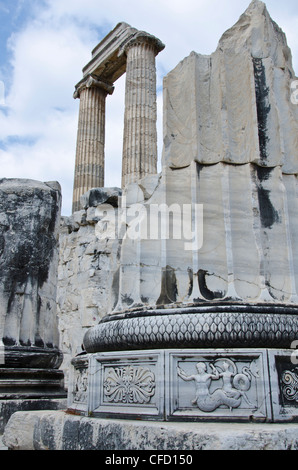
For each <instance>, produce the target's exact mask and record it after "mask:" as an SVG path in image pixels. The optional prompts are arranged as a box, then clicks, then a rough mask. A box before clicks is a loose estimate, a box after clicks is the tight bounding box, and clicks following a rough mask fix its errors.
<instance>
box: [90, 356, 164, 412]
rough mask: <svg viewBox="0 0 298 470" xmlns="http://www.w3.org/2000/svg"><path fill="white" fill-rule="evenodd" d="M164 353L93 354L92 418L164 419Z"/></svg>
mask: <svg viewBox="0 0 298 470" xmlns="http://www.w3.org/2000/svg"><path fill="white" fill-rule="evenodd" d="M163 377H164V355H163V352H161V351H158V352H156V351H145V352H144V351H142V352H137V353H132V352H130V353H129V352H128V353H121V355H119V353H118V354H117V353H98V354H93V355H92V359H91V363H90V404H89V410H88V412H89V415H90V414H91V415H92V416H117V414H118V415H119V416H120V415H121V416H122V418H123V417H124V416H125V417H128V418H129V417H135V416H136V415H139V416H140V417H149V418H150V416H152V418H154V419H159V418H163V411H164V410H163V408H164V405H163V403H164V381H163Z"/></svg>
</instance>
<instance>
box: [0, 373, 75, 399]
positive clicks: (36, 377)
mask: <svg viewBox="0 0 298 470" xmlns="http://www.w3.org/2000/svg"><path fill="white" fill-rule="evenodd" d="M65 397H66V391H65V389H64V373H63V371H62V370H55V369H50V370H48V369H8V368H2V369H0V400H9V399H29V398H39V399H43V398H65Z"/></svg>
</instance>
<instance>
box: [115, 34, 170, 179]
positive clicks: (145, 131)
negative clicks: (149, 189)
mask: <svg viewBox="0 0 298 470" xmlns="http://www.w3.org/2000/svg"><path fill="white" fill-rule="evenodd" d="M163 48H164V45H163V44H162V43H161V42H160V41H159V40H158V39H156V38H155V37H154V36H150V35H148V34H147V33H139V34H138V35H137V36H136V37H135V38H133V40H131V41H130V42H128V43H127V44H126V46H125V53H126V55H127V62H126V89H125V114H124V138H123V159H122V187H125V186H126V185H127V184H128V183H131V182H134V181H137V180H139V179H140V178H143V177H144V176H146V175H148V174H156V173H157V130H156V121H157V111H156V67H155V57H156V55H157V54H158V52H160V51H161V50H162V49H163Z"/></svg>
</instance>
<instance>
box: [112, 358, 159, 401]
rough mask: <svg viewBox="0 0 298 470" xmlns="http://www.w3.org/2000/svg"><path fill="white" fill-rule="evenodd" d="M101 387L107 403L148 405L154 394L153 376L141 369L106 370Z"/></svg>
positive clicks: (151, 373) (114, 368)
mask: <svg viewBox="0 0 298 470" xmlns="http://www.w3.org/2000/svg"><path fill="white" fill-rule="evenodd" d="M103 386H104V396H105V399H106V400H107V401H109V402H113V403H138V404H144V403H149V402H150V400H151V397H152V396H153V395H154V393H155V374H154V373H153V372H152V371H151V370H149V369H145V368H143V367H133V366H126V367H113V368H108V369H107V370H106V376H105V381H104V385H103Z"/></svg>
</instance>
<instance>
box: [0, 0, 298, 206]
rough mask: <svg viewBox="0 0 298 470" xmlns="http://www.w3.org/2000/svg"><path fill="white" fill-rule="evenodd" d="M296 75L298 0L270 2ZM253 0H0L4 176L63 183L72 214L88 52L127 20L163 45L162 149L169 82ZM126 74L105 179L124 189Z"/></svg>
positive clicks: (113, 115) (0, 164)
mask: <svg viewBox="0 0 298 470" xmlns="http://www.w3.org/2000/svg"><path fill="white" fill-rule="evenodd" d="M266 4H267V8H268V10H269V13H270V14H271V17H272V18H273V19H274V20H275V21H276V22H277V23H278V24H279V26H281V27H282V29H283V30H284V32H285V33H286V35H287V38H288V44H289V46H290V48H291V50H292V54H293V64H294V69H295V71H296V74H297V75H298V6H297V0H283V1H280V0H267V2H266ZM248 5H249V0H156V1H153V0H141V1H140V0H109V1H106V0H105V1H104V0H0V177H5V178H31V179H37V180H40V181H51V180H57V181H59V182H60V184H61V186H62V194H63V209H62V213H63V215H69V214H70V213H71V203H72V185H73V173H74V163H75V147H76V134H77V122H78V110H79V100H74V99H73V91H74V86H75V84H76V83H77V82H78V81H79V80H80V79H81V78H82V68H83V66H84V65H86V64H87V62H89V60H90V58H91V50H92V49H93V48H94V47H95V46H96V45H97V44H98V42H99V41H100V40H101V39H102V38H103V37H104V36H105V35H106V34H107V33H108V32H109V31H110V30H111V29H113V28H114V27H115V26H116V24H117V23H119V22H121V21H125V22H126V23H129V24H130V25H131V26H133V27H135V28H137V29H140V30H145V31H147V32H149V33H151V34H153V35H155V36H157V37H158V38H159V39H161V40H162V41H163V42H164V44H165V45H166V49H165V50H164V51H163V52H161V53H160V54H159V55H158V57H157V77H158V135H159V138H158V147H159V148H158V151H159V157H160V156H161V151H162V79H163V77H164V76H165V75H166V74H167V73H168V72H169V71H170V70H172V69H173V68H174V67H175V66H176V65H177V64H178V62H179V61H180V60H182V59H183V58H184V57H186V56H188V55H189V54H190V52H191V51H193V50H194V51H196V52H198V53H202V54H210V53H212V52H213V51H214V50H215V49H216V47H217V43H218V40H219V39H220V37H221V35H222V33H223V32H224V31H226V30H227V29H228V28H229V27H231V26H232V25H233V24H234V23H235V22H236V21H237V20H238V18H239V16H240V15H241V14H242V13H243V12H244V11H245V9H246V8H247V7H248ZM124 84H125V77H124V76H123V77H122V78H121V79H119V80H118V81H117V82H116V84H115V85H116V88H115V92H114V94H113V95H112V96H110V97H108V99H107V122H106V180H105V185H106V186H120V181H121V156H122V133H123V112H124Z"/></svg>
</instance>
